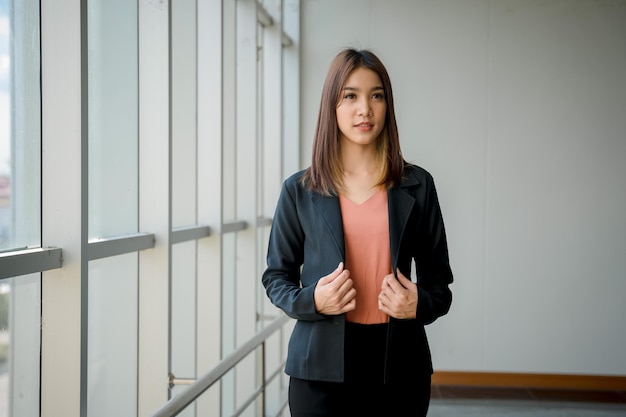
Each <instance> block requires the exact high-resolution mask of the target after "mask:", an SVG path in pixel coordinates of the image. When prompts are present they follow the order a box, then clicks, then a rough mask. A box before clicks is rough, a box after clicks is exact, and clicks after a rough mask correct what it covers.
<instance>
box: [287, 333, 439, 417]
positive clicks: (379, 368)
mask: <svg viewBox="0 0 626 417" xmlns="http://www.w3.org/2000/svg"><path fill="white" fill-rule="evenodd" d="M386 335H387V325H386V324H381V325H378V324H376V325H359V324H353V323H347V324H346V344H345V370H344V372H345V382H342V383H338V382H325V381H308V380H302V379H297V378H293V377H292V378H291V380H290V382H289V407H290V410H291V416H292V417H351V416H358V417H369V416H372V417H374V416H383V417H404V416H407V417H408V416H411V417H423V416H426V413H427V412H428V406H429V403H430V380H431V378H430V374H426V375H422V376H417V375H416V376H410V375H407V378H406V381H407V382H402V383H396V384H393V383H392V384H385V383H384V381H383V376H384V358H385V341H386Z"/></svg>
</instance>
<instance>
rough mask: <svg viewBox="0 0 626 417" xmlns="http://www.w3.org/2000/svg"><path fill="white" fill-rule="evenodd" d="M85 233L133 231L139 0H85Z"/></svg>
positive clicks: (137, 118)
mask: <svg viewBox="0 0 626 417" xmlns="http://www.w3.org/2000/svg"><path fill="white" fill-rule="evenodd" d="M88 8H89V35H88V37H89V237H90V238H97V237H109V236H115V235H120V234H126V233H133V232H136V231H137V228H138V220H137V212H138V204H139V203H138V181H139V180H138V178H139V174H138V146H139V140H138V126H139V111H138V100H139V99H138V71H139V70H138V37H137V36H138V35H137V31H138V29H137V28H138V23H137V18H138V17H137V15H138V12H137V4H136V2H133V1H126V0H89V5H88Z"/></svg>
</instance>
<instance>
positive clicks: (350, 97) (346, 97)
mask: <svg viewBox="0 0 626 417" xmlns="http://www.w3.org/2000/svg"><path fill="white" fill-rule="evenodd" d="M343 98H344V99H346V100H354V99H355V98H356V94H354V93H347V94H346V95H344V96H343Z"/></svg>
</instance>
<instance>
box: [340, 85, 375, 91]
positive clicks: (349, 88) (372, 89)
mask: <svg viewBox="0 0 626 417" xmlns="http://www.w3.org/2000/svg"><path fill="white" fill-rule="evenodd" d="M346 90H348V91H360V89H359V88H356V87H348V86H346V87H344V88H343V91H346ZM378 90H383V91H385V89H384V88H383V87H381V86H376V87H372V88H371V89H370V91H378Z"/></svg>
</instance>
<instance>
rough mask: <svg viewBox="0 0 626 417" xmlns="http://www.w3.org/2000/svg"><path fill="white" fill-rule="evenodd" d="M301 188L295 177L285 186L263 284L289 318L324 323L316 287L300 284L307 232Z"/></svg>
mask: <svg viewBox="0 0 626 417" xmlns="http://www.w3.org/2000/svg"><path fill="white" fill-rule="evenodd" d="M299 187H301V186H300V185H299V184H298V182H297V180H296V179H294V178H293V177H292V178H291V179H288V180H287V181H285V183H283V187H282V190H281V193H280V197H279V199H278V203H277V206H276V212H275V213H274V219H273V220H272V229H271V232H270V238H269V244H268V250H267V268H266V270H265V272H264V273H263V277H262V282H263V286H264V287H265V291H266V293H267V296H268V297H269V299H270V301H271V302H272V303H273V304H274V305H275V306H277V307H278V308H280V309H281V310H283V311H284V312H285V314H287V315H288V316H290V317H292V318H295V319H297V320H307V321H314V320H323V319H325V318H326V317H325V316H324V315H322V314H319V313H318V312H317V311H316V310H315V299H314V296H313V293H314V291H315V286H314V285H312V286H308V287H305V288H302V286H301V284H300V267H301V266H302V262H303V259H304V241H305V233H304V230H303V227H302V225H301V224H300V218H299V212H298V201H299V199H298V194H301V193H302V190H301V189H299ZM302 197H303V196H302V195H299V198H302Z"/></svg>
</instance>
